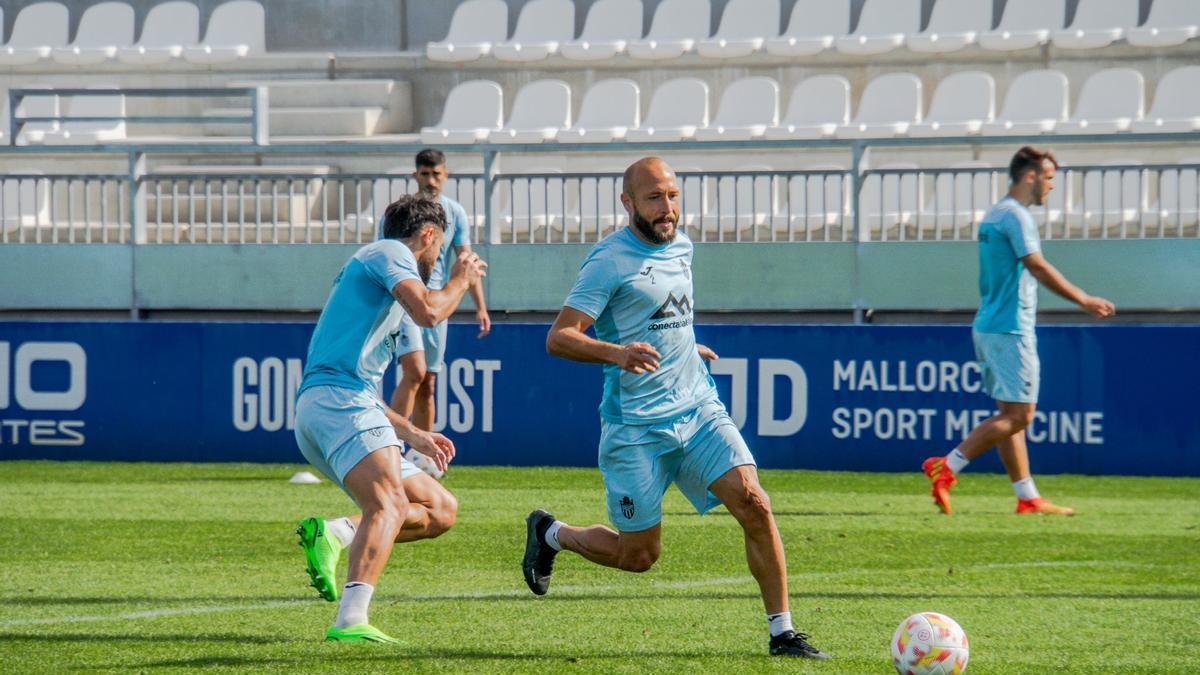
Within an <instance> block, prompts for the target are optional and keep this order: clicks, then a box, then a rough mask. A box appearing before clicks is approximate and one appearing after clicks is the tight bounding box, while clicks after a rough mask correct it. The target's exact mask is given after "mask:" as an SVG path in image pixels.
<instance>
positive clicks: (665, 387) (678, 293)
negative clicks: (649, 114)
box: [522, 157, 829, 659]
mask: <svg viewBox="0 0 1200 675" xmlns="http://www.w3.org/2000/svg"><path fill="white" fill-rule="evenodd" d="M621 203H622V204H623V205H624V206H625V210H626V211H628V212H629V217H630V225H629V226H628V227H627V228H625V229H623V230H621V231H619V232H617V233H615V234H613V235H611V236H609V237H607V238H606V239H604V240H603V241H601V242H600V243H599V244H597V245H596V247H595V248H594V249H593V250H592V252H591V255H589V256H588V258H587V260H586V261H585V262H584V264H583V268H582V269H581V270H580V272H579V278H578V280H577V281H576V282H575V287H574V288H573V289H572V290H571V293H570V295H569V296H567V299H566V302H565V303H564V307H563V308H562V310H561V311H560V312H559V315H558V318H557V320H556V321H555V322H554V326H553V327H552V328H551V329H550V334H549V336H548V338H547V341H546V349H547V351H548V352H549V353H550V354H552V355H554V356H558V357H561V358H565V359H569V360H571V361H579V362H583V363H599V364H604V376H605V377H604V399H603V403H602V404H601V406H600V417H601V433H600V471H601V473H602V474H603V477H604V486H605V491H606V493H607V500H608V516H609V520H610V521H612V523H613V525H615V526H616V530H617V531H613V530H612V529H609V528H608V527H605V526H603V525H593V526H591V527H574V526H571V525H568V524H566V523H564V522H562V521H560V520H556V519H555V518H554V516H552V515H550V514H549V513H546V512H545V511H541V510H538V511H534V512H533V513H531V514H529V517H528V518H527V519H526V546H525V557H524V560H523V561H522V568H523V572H524V575H525V581H526V583H528V584H529V588H530V590H532V591H533V592H534V593H536V594H538V595H541V594H544V593H545V592H546V590H547V589H548V588H549V585H550V574H551V572H552V571H553V563H554V557H555V555H556V554H557V553H558V552H559V551H561V550H563V549H566V550H569V551H573V552H575V553H578V554H579V555H581V556H583V557H584V558H587V559H588V560H590V561H592V562H594V563H598V564H600V565H605V566H607V567H615V568H617V569H622V570H626V571H629V572H645V571H646V570H648V569H650V567H651V566H652V565H653V564H654V563H655V561H656V560H658V557H659V552H660V550H661V543H660V533H661V523H660V521H661V520H662V498H663V493H665V492H666V489H667V487H668V486H669V485H670V484H671V483H675V484H676V485H677V486H678V487H679V490H680V491H681V492H682V493H683V494H684V495H685V496H686V497H687V498H688V499H689V500H690V501H691V502H692V504H693V505H694V506H695V507H696V510H697V511H699V512H700V513H704V512H706V511H708V510H709V509H711V508H712V507H714V506H716V505H717V504H724V505H725V506H726V507H727V508H728V509H729V512H730V513H731V514H733V516H734V518H736V519H737V521H738V523H740V524H741V526H742V529H743V530H744V533H745V541H746V557H747V562H748V563H749V565H750V571H751V573H753V575H754V578H755V579H756V580H757V581H758V585H759V589H760V591H761V593H762V599H763V604H764V606H765V608H766V611H767V622H768V625H769V628H770V635H771V637H770V641H769V651H770V653H771V654H776V655H789V656H798V657H805V658H814V659H826V658H829V656H828V655H827V654H825V653H824V652H821V651H820V650H818V649H816V648H815V647H813V646H812V645H810V644H808V642H807V638H808V636H807V635H804V634H802V633H797V632H795V631H794V630H793V628H792V623H791V622H792V619H791V613H790V612H789V611H788V595H787V572H786V569H785V563H784V552H783V541H782V540H781V539H780V536H779V530H778V529H777V528H776V526H775V518H774V516H773V515H772V513H771V505H770V501H769V500H768V498H767V494H766V492H764V491H763V489H762V487H761V486H760V485H759V482H758V473H757V470H756V467H755V463H754V458H753V457H752V456H751V455H750V450H749V449H748V448H747V447H746V443H745V441H744V440H742V436H741V434H740V433H739V432H738V429H737V426H736V425H735V424H734V423H733V421H732V420H731V419H730V417H729V414H728V413H727V412H726V411H725V406H724V405H722V404H721V401H720V400H719V399H718V398H717V390H716V387H715V386H714V384H713V380H712V377H711V376H710V375H709V373H708V370H707V369H706V368H705V366H704V360H713V359H715V358H717V355H716V354H714V353H713V352H712V351H711V350H709V349H708V348H707V347H705V346H703V345H698V344H696V336H695V333H694V332H693V330H692V321H693V317H694V314H693V297H694V295H693V290H692V242H691V241H690V240H689V239H688V238H687V236H686V235H684V234H682V233H678V232H677V230H676V225H677V223H678V221H679V187H678V184H677V182H676V178H675V172H674V171H673V170H672V169H671V167H669V166H668V165H667V164H666V162H664V161H662V160H661V159H658V158H654V157H649V158H645V159H642V160H639V161H638V162H636V163H634V164H633V165H632V166H630V167H629V168H628V169H626V171H625V179H624V183H623V185H622V194H621ZM593 324H594V325H595V326H596V338H597V339H592V338H590V337H588V336H587V335H586V334H585V332H584V331H586V330H587V329H588V327H589V326H592V325H593Z"/></svg>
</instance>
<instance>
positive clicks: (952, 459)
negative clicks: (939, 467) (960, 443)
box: [946, 448, 971, 476]
mask: <svg viewBox="0 0 1200 675" xmlns="http://www.w3.org/2000/svg"><path fill="white" fill-rule="evenodd" d="M970 463H971V460H969V459H967V456H966V455H964V454H962V452H960V451H959V449H958V448H955V449H953V450H951V451H950V454H948V455H946V468H947V469H950V472H951V473H953V474H954V475H955V476H957V475H958V472H959V471H962V470H963V469H965V468H967V465H968V464H970Z"/></svg>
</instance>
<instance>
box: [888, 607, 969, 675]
mask: <svg viewBox="0 0 1200 675" xmlns="http://www.w3.org/2000/svg"><path fill="white" fill-rule="evenodd" d="M969 656H970V649H969V647H968V645H967V634H966V633H965V632H963V629H962V627H961V626H959V625H958V623H957V622H955V621H954V619H951V618H950V617H948V616H946V615H944V614H938V613H937V612H921V613H920V614H913V615H912V616H910V617H908V618H907V619H905V620H904V621H901V622H900V626H899V627H898V628H896V633H895V634H894V635H892V665H893V666H895V667H896V672H897V673H900V675H960V673H962V672H964V671H966V669H967V658H968V657H969Z"/></svg>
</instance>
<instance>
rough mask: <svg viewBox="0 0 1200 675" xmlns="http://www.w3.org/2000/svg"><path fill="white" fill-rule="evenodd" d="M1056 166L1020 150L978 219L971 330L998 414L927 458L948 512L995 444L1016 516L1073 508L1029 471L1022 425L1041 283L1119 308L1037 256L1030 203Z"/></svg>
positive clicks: (1032, 381)
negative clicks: (1050, 497)
mask: <svg viewBox="0 0 1200 675" xmlns="http://www.w3.org/2000/svg"><path fill="white" fill-rule="evenodd" d="M1057 169H1058V160H1056V159H1055V158H1054V154H1053V153H1051V152H1049V151H1042V150H1038V149H1036V148H1032V147H1029V146H1025V147H1023V148H1021V149H1020V150H1018V151H1017V154H1015V155H1013V158H1012V163H1011V164H1010V165H1009V169H1008V173H1009V178H1010V179H1011V180H1012V183H1011V185H1010V186H1009V189H1008V195H1007V196H1006V197H1005V198H1004V199H1002V200H1000V202H999V203H997V204H996V205H995V206H993V207H992V208H991V210H989V211H988V212H987V214H986V215H985V216H984V217H983V221H982V222H981V223H980V224H979V293H980V295H982V296H983V302H982V303H981V304H980V307H979V312H978V313H977V314H976V315H975V322H974V324H973V326H972V331H971V335H972V337H973V338H974V342H975V357H976V358H977V359H978V360H979V363H980V366H981V367H982V368H983V387H984V391H986V392H987V393H988V395H989V396H991V397H992V398H993V399H995V400H996V406H997V407H998V408H999V411H1000V412H999V413H998V414H996V415H995V416H993V417H991V418H990V419H988V420H986V421H984V422H983V423H982V424H980V425H979V426H977V427H975V429H974V430H972V431H971V434H970V435H969V436H967V439H966V440H964V441H963V442H962V443H961V444H959V446H958V447H957V448H955V449H954V450H952V451H951V452H950V454H948V455H946V456H945V457H930V458H929V459H927V460H925V462H924V464H922V465H921V466H922V468H923V469H924V471H925V475H926V476H928V477H929V482H930V492H931V493H932V494H933V500H934V502H935V503H936V504H937V505H938V508H940V509H941V510H942V512H943V513H945V514H949V513H950V488H952V487H954V485H955V484H956V483H957V482H958V479H957V478H956V476H957V475H958V473H959V472H961V471H962V470H963V469H964V468H966V466H967V464H968V463H969V462H970V461H971V460H973V459H975V458H976V457H978V456H980V455H982V454H983V453H985V452H987V451H988V450H990V449H992V447H993V446H998V447H999V448H1000V459H1001V461H1003V462H1004V468H1005V469H1007V470H1008V477H1009V478H1010V479H1011V480H1012V486H1013V491H1014V492H1016V494H1017V513H1022V514H1024V513H1044V514H1056V515H1067V516H1069V515H1072V514H1073V513H1074V511H1073V510H1072V509H1069V508H1066V507H1062V506H1056V505H1054V504H1052V503H1050V502H1049V501H1046V500H1045V499H1043V498H1042V496H1041V495H1040V494H1039V493H1038V490H1037V486H1036V485H1034V482H1033V477H1032V476H1031V475H1030V473H1029V450H1028V448H1027V447H1026V445H1025V428H1026V427H1028V426H1029V423H1030V422H1032V421H1033V411H1034V408H1035V407H1036V406H1037V399H1038V387H1039V385H1040V377H1041V375H1040V373H1041V366H1040V363H1039V361H1038V354H1037V337H1036V336H1035V335H1034V322H1035V320H1036V318H1037V290H1038V282H1041V283H1042V284H1043V285H1044V286H1045V287H1046V288H1049V289H1050V290H1051V291H1053V292H1055V293H1057V294H1058V295H1060V296H1062V297H1064V298H1066V299H1067V300H1070V301H1071V302H1073V303H1075V304H1077V305H1079V306H1080V308H1082V309H1083V311H1085V312H1087V313H1088V314H1091V315H1092V316H1094V317H1096V318H1098V319H1104V318H1107V317H1110V316H1112V315H1113V314H1114V313H1115V312H1116V308H1115V307H1114V306H1113V304H1112V303H1111V302H1109V301H1108V300H1105V299H1104V298H1098V297H1095V296H1091V295H1088V294H1087V293H1084V292H1083V291H1082V290H1080V289H1079V288H1077V287H1076V286H1074V285H1073V284H1072V283H1071V282H1069V281H1067V279H1066V277H1064V276H1063V275H1062V274H1061V273H1060V272H1059V271H1058V270H1057V269H1055V268H1054V266H1053V265H1051V264H1050V263H1048V262H1046V259H1045V258H1043V257H1042V252H1041V251H1042V246H1041V242H1040V241H1039V239H1038V233H1037V225H1036V223H1034V220H1033V215H1032V214H1031V213H1030V212H1029V206H1030V205H1037V206H1042V205H1043V204H1045V203H1046V197H1047V196H1048V195H1049V194H1050V191H1051V190H1053V189H1054V173H1055V171H1056V170H1057Z"/></svg>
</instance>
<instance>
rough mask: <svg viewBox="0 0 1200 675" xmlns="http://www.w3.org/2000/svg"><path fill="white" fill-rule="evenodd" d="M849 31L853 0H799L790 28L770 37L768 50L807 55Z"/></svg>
mask: <svg viewBox="0 0 1200 675" xmlns="http://www.w3.org/2000/svg"><path fill="white" fill-rule="evenodd" d="M849 34H850V0H796V4H795V5H793V6H792V16H791V18H790V19H789V21H788V27H787V30H785V31H784V32H783V34H782V35H780V36H779V37H773V38H771V39H770V40H767V43H766V50H767V53H768V54H773V55H775V56H808V55H810V54H817V53H820V52H822V51H825V50H826V49H829V48H830V47H832V46H833V44H834V41H836V40H837V39H838V38H840V37H844V36H846V35H849Z"/></svg>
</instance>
